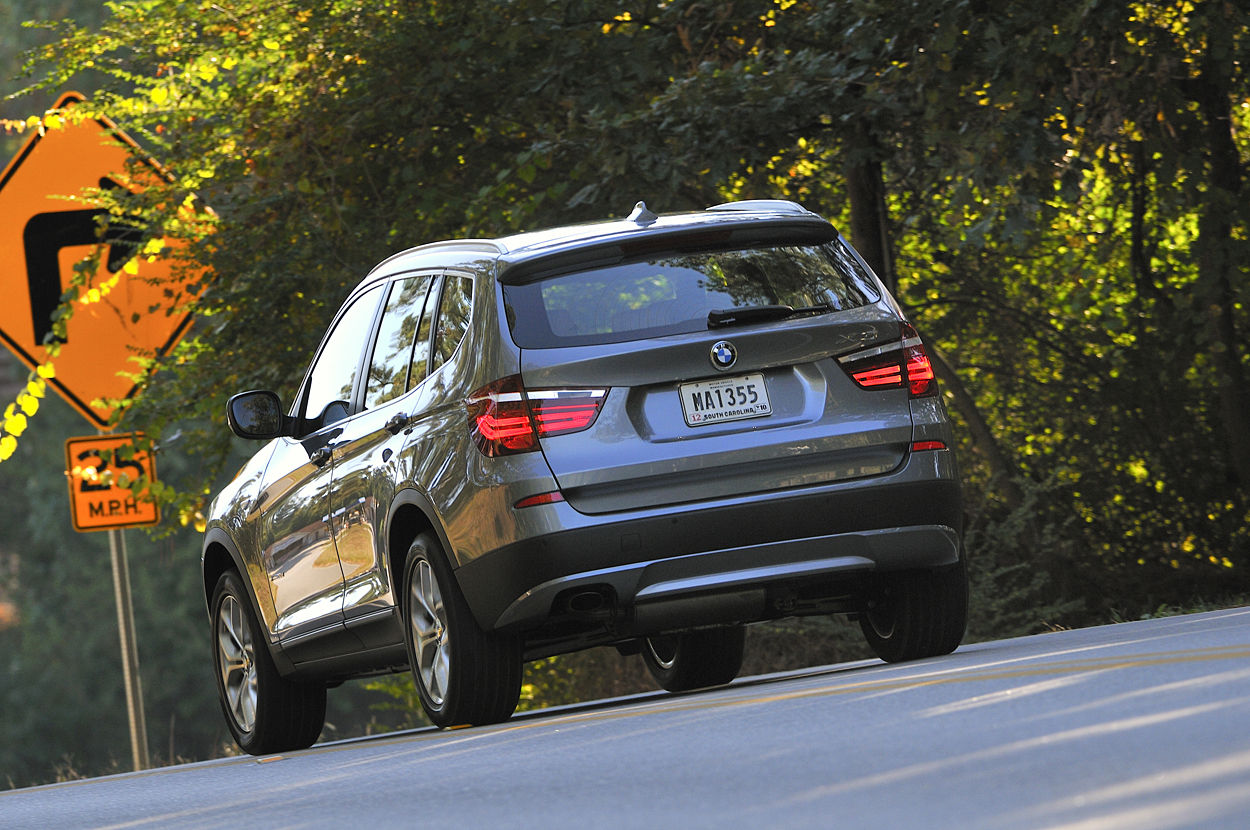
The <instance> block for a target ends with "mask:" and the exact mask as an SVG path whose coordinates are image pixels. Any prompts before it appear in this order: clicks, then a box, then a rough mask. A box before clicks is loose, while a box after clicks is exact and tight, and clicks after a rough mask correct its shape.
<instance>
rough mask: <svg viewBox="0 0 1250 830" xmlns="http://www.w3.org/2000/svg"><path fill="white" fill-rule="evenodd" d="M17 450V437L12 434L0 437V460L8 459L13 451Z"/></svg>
mask: <svg viewBox="0 0 1250 830" xmlns="http://www.w3.org/2000/svg"><path fill="white" fill-rule="evenodd" d="M15 450H17V439H16V438H14V437H13V436H12V435H6V436H4V437H3V438H0V461H8V460H9V459H10V458H12V457H13V453H14V451H15Z"/></svg>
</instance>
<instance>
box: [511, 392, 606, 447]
mask: <svg viewBox="0 0 1250 830" xmlns="http://www.w3.org/2000/svg"><path fill="white" fill-rule="evenodd" d="M607 394H608V390H606V389H531V390H529V391H528V392H527V393H526V397H528V398H529V402H530V409H531V410H532V411H533V413H534V418H535V419H537V421H538V435H539V436H540V437H542V438H546V437H547V436H548V435H564V434H565V433H568V432H581V431H582V430H583V429H586V428H588V427H589V426H590V425H591V424H593V423H594V422H595V418H598V417H599V408H600V407H601V406H603V399H604V398H606V397H607Z"/></svg>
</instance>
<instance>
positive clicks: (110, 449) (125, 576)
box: [65, 433, 161, 771]
mask: <svg viewBox="0 0 1250 830" xmlns="http://www.w3.org/2000/svg"><path fill="white" fill-rule="evenodd" d="M135 437H136V436H135V435H133V434H128V433H127V434H117V435H105V434H100V435H98V436H94V435H92V436H85V437H82V438H70V439H69V440H68V441H66V442H65V469H66V477H67V478H68V480H69V504H70V515H71V517H72V518H73V521H74V529H75V530H77V531H78V532H80V533H85V532H88V531H93V530H107V531H108V534H109V555H110V557H111V558H112V560H113V593H114V595H115V596H116V598H117V630H118V634H119V636H120V638H121V649H122V680H123V682H124V683H125V684H126V710H127V713H128V714H129V717H130V752H131V755H132V757H133V758H134V766H135V770H136V771H137V770H143V769H147V768H148V767H149V766H151V761H150V759H149V757H148V727H147V721H146V720H145V718H144V715H143V684H142V682H141V680H140V677H139V647H138V641H137V640H136V638H135V609H134V602H133V601H132V600H131V597H130V563H129V560H128V557H127V555H126V536H125V531H124V530H123V529H122V528H125V527H134V526H137V525H151V524H156V523H157V522H159V521H160V519H161V516H160V510H159V509H158V508H157V506H156V505H155V504H153V503H150V502H141V501H139V499H138V498H136V496H135V495H134V493H132V492H131V491H130V490H128V489H126V488H123V487H118V486H117V481H118V479H120V478H121V477H122V476H123V475H124V476H126V477H128V478H130V479H132V480H133V479H137V478H138V477H139V476H140V475H146V476H147V477H148V481H156V461H155V459H154V458H153V457H152V455H151V454H150V453H147V452H143V451H141V450H135V451H134V453H133V454H132V455H131V456H130V457H129V458H122V457H121V453H120V451H121V450H122V448H124V447H130V446H133V444H134V439H135ZM106 453H111V456H110V460H109V463H108V464H105V463H104V456H105V454H106Z"/></svg>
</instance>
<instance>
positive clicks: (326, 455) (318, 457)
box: [308, 447, 334, 467]
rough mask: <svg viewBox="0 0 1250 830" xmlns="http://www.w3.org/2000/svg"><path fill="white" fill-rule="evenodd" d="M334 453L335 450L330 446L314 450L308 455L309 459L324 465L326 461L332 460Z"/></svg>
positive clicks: (321, 465)
mask: <svg viewBox="0 0 1250 830" xmlns="http://www.w3.org/2000/svg"><path fill="white" fill-rule="evenodd" d="M333 454H334V451H333V450H331V449H330V448H329V447H321V448H319V449H315V450H313V451H312V454H311V455H309V456H308V460H309V461H311V462H312V463H314V464H316V465H317V466H318V467H324V466H325V465H326V462H327V461H329V460H330V456H331V455H333Z"/></svg>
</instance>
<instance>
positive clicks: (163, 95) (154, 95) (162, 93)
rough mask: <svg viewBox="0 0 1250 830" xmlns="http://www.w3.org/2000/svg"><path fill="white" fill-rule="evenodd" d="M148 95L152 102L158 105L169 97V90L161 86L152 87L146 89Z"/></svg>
mask: <svg viewBox="0 0 1250 830" xmlns="http://www.w3.org/2000/svg"><path fill="white" fill-rule="evenodd" d="M148 97H149V98H151V99H152V103H154V104H156V105H157V106H160V105H161V104H163V103H165V102H166V101H167V100H168V99H169V90H168V89H166V88H165V87H163V86H157V87H152V89H151V90H149V91H148Z"/></svg>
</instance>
